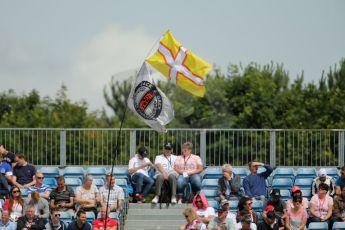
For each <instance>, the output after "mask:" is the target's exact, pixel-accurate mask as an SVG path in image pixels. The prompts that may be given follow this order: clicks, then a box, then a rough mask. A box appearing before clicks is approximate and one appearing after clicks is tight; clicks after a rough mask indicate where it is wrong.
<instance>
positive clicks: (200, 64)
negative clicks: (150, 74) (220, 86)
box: [146, 31, 212, 97]
mask: <svg viewBox="0 0 345 230" xmlns="http://www.w3.org/2000/svg"><path fill="white" fill-rule="evenodd" d="M146 61H147V62H148V63H150V65H151V66H153V67H154V68H155V69H157V70H158V71H159V72H160V73H162V74H163V75H164V76H165V77H167V78H168V79H169V80H170V81H172V82H173V83H175V84H176V85H178V86H179V87H181V88H182V89H184V90H186V91H188V92H190V93H191V94H194V95H196V96H199V97H203V96H204V94H205V91H206V88H205V85H204V78H205V75H206V74H207V73H208V72H209V71H210V70H211V69H212V65H211V64H209V63H207V62H206V61H204V60H203V59H201V58H200V57H198V56H196V55H195V54H193V53H192V52H191V51H189V50H187V49H186V48H184V47H183V46H182V45H181V44H180V43H179V42H178V41H177V40H176V39H175V38H174V37H173V35H172V34H171V32H170V31H168V32H166V33H165V35H164V36H163V38H162V39H161V40H160V42H159V47H158V50H157V51H156V52H155V53H154V54H153V55H152V56H151V57H149V58H148V59H147V60H146Z"/></svg>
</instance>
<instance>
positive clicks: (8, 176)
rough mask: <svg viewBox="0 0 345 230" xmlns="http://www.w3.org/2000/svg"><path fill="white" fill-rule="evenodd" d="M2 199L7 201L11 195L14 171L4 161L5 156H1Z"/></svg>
mask: <svg viewBox="0 0 345 230" xmlns="http://www.w3.org/2000/svg"><path fill="white" fill-rule="evenodd" d="M0 172H1V173H0V198H2V199H6V198H7V197H8V194H9V183H11V184H12V179H13V178H12V177H13V171H12V168H11V166H10V165H9V164H8V163H7V162H6V161H3V156H2V154H0Z"/></svg>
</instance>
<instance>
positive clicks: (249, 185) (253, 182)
mask: <svg viewBox="0 0 345 230" xmlns="http://www.w3.org/2000/svg"><path fill="white" fill-rule="evenodd" d="M264 168H265V169H266V171H265V172H262V173H258V174H256V175H248V176H246V177H245V178H244V179H243V188H244V192H245V193H246V195H247V196H248V197H257V196H267V188H266V179H267V177H269V176H270V175H271V173H272V172H273V168H272V167H271V166H270V165H264Z"/></svg>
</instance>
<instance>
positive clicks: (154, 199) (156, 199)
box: [151, 196, 159, 204]
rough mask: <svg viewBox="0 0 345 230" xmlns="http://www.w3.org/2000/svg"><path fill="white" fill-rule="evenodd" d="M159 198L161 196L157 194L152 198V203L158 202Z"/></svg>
mask: <svg viewBox="0 0 345 230" xmlns="http://www.w3.org/2000/svg"><path fill="white" fill-rule="evenodd" d="M158 200H159V196H155V197H154V198H153V199H152V201H151V203H152V204H157V203H158Z"/></svg>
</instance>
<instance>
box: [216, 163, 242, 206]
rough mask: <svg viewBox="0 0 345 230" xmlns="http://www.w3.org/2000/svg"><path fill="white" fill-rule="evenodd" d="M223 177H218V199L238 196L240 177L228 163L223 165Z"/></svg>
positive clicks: (229, 198)
mask: <svg viewBox="0 0 345 230" xmlns="http://www.w3.org/2000/svg"><path fill="white" fill-rule="evenodd" d="M222 168H223V177H221V178H219V179H218V190H217V194H218V196H219V198H220V200H224V199H225V200H231V199H232V198H236V199H237V198H239V197H240V196H241V194H240V188H241V177H240V176H239V175H236V174H235V173H234V172H233V171H232V166H231V165H230V164H224V165H223V167H222Z"/></svg>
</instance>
